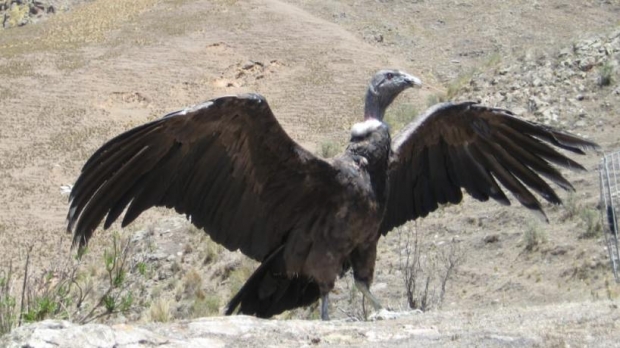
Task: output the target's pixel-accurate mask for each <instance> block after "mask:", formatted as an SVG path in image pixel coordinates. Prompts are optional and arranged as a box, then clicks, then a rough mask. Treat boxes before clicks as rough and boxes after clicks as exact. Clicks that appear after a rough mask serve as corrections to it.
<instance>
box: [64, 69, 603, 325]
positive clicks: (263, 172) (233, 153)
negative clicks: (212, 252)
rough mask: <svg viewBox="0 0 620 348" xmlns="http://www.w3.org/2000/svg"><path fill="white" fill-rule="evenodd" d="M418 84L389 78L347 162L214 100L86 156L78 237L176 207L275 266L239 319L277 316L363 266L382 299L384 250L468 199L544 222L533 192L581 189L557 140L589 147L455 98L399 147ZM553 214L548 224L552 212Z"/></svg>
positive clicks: (264, 113)
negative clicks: (383, 240)
mask: <svg viewBox="0 0 620 348" xmlns="http://www.w3.org/2000/svg"><path fill="white" fill-rule="evenodd" d="M419 84H420V82H419V80H418V79H417V78H415V77H413V76H411V75H408V74H406V73H403V72H401V71H397V70H383V71H379V72H378V73H377V74H376V75H375V76H374V77H373V79H372V80H371V82H370V85H369V88H368V92H367V95H366V106H365V115H364V118H365V121H364V122H362V123H358V124H355V125H354V126H353V128H352V130H351V139H350V142H349V145H348V146H347V149H346V150H345V152H344V154H342V155H341V156H339V157H336V158H335V159H333V160H332V161H326V160H323V159H320V158H318V157H315V156H314V155H312V154H311V153H309V152H308V151H306V150H304V149H303V148H302V147H300V146H299V145H298V144H296V143H295V142H294V141H293V140H292V139H290V138H289V137H288V135H287V134H286V133H285V132H284V130H283V129H282V127H281V126H280V125H279V124H278V122H277V120H276V119H275V116H274V115H273V113H272V112H271V109H270V108H269V106H268V105H267V102H266V101H265V99H264V98H263V97H261V96H259V95H256V94H248V95H240V96H228V97H221V98H217V99H213V100H210V101H208V102H205V103H203V104H200V105H198V106H196V107H193V108H188V109H185V110H183V111H179V112H175V113H171V114H169V115H167V116H165V117H164V118H162V119H159V120H156V121H153V122H151V123H148V124H145V125H143V126H140V127H137V128H134V129H132V130H129V131H127V132H125V133H123V134H121V135H119V136H117V137H116V138H114V139H112V140H110V141H108V142H107V143H106V144H104V145H103V146H102V147H101V148H100V149H99V150H97V151H96V152H95V153H94V154H93V156H92V157H91V158H90V159H89V160H88V161H87V162H86V164H85V165H84V167H83V169H82V173H81V175H80V177H79V178H78V180H77V182H76V183H75V185H74V187H73V190H72V192H71V195H70V202H71V207H70V209H69V214H68V230H69V231H74V245H78V246H80V247H82V246H84V245H85V244H86V243H87V242H88V239H89V238H90V237H91V236H92V234H93V232H94V230H95V229H96V228H97V226H98V225H99V224H100V223H101V222H102V221H103V220H104V218H105V221H104V228H108V227H109V226H110V225H111V224H112V223H113V222H114V221H115V220H116V219H118V218H119V217H120V215H121V214H122V213H123V211H125V214H124V217H123V220H122V226H126V225H127V224H129V223H131V222H132V221H133V220H135V219H136V218H137V217H138V216H139V215H140V214H141V213H142V212H143V211H145V210H147V209H149V208H150V207H153V206H165V207H168V208H174V209H175V210H176V211H177V212H179V213H182V214H185V215H187V216H188V218H189V219H190V221H191V222H192V224H194V225H196V226H197V227H199V228H203V229H204V230H205V232H207V233H208V234H209V235H210V236H211V237H212V239H213V240H214V241H216V242H217V243H220V244H222V245H224V246H225V247H226V248H228V249H229V250H237V249H239V250H241V251H242V252H243V253H244V254H246V255H247V256H249V257H251V258H253V259H255V260H257V261H259V262H261V265H260V266H259V267H258V269H257V270H256V271H255V272H254V273H253V274H252V276H251V277H250V278H249V279H248V281H247V282H246V283H245V284H244V286H243V287H242V288H241V290H240V291H239V292H238V293H237V294H236V295H235V296H234V297H233V298H232V299H231V301H230V302H229V304H228V307H227V310H226V314H232V313H233V312H234V311H236V310H238V312H239V313H244V314H252V315H257V316H259V317H271V316H273V315H275V314H278V313H281V312H283V311H285V310H289V309H293V308H297V307H301V306H305V305H309V304H311V303H313V302H315V301H316V300H317V299H319V298H321V299H322V307H321V317H322V318H323V319H328V306H327V304H328V294H329V292H330V291H331V289H332V288H333V287H334V283H335V281H336V279H337V277H338V276H339V275H341V274H343V272H344V271H346V270H348V269H349V268H352V270H353V277H354V279H355V283H356V285H357V286H358V288H359V289H360V290H361V291H362V292H363V293H364V295H365V296H367V297H369V298H370V300H371V301H372V303H373V305H374V307H375V308H376V309H378V308H380V304H379V301H378V300H377V299H376V298H375V297H374V296H373V295H372V294H371V293H370V291H369V287H370V284H371V283H372V280H373V274H374V267H375V260H376V251H377V243H378V241H379V239H380V237H381V236H382V235H385V234H386V233H388V232H389V231H390V230H392V229H393V228H394V227H397V226H400V225H402V224H404V223H405V222H407V221H411V220H415V219H417V218H419V217H422V216H426V215H427V214H428V213H430V212H432V211H434V210H435V209H437V207H438V206H439V205H440V204H445V203H454V204H456V203H459V202H460V201H461V200H462V190H465V191H466V192H467V193H469V194H470V195H472V196H473V197H474V198H476V199H478V200H482V201H485V200H488V199H489V198H493V199H494V200H496V201H498V202H500V203H502V204H509V203H510V202H509V200H508V198H507V197H506V196H505V194H504V192H503V190H502V189H501V188H500V187H499V185H498V183H497V182H496V180H497V181H499V182H500V183H501V184H502V185H503V186H504V187H505V188H506V189H508V190H509V191H510V192H512V193H513V194H514V196H515V197H516V198H517V199H518V200H519V202H521V203H522V204H523V205H524V206H526V207H527V208H529V209H531V210H532V211H535V212H537V213H539V214H540V215H541V216H543V217H545V216H544V212H543V211H542V207H541V205H540V203H539V202H538V200H537V199H536V197H535V196H534V195H532V193H531V192H530V191H529V189H532V190H534V191H536V192H537V193H539V194H540V195H541V196H542V197H543V198H545V199H546V200H548V201H549V202H552V203H556V204H559V203H561V201H560V199H559V197H558V196H557V195H556V194H555V192H554V191H553V189H551V187H549V185H548V184H547V183H546V182H545V181H544V180H542V179H541V178H540V176H539V175H542V176H544V177H546V178H547V179H549V180H550V181H553V182H555V183H556V184H558V185H559V186H560V187H562V188H564V189H572V186H571V185H570V183H569V182H568V181H567V180H566V179H565V178H564V177H563V176H562V175H561V174H560V173H559V172H558V171H557V170H556V169H555V168H554V167H553V166H551V165H550V163H553V164H556V165H560V166H564V167H569V168H571V169H583V167H581V166H580V165H579V164H578V163H576V162H574V161H572V160H571V159H569V158H568V157H566V156H564V155H562V154H560V153H559V152H557V151H555V150H554V149H553V148H552V147H551V146H549V144H552V145H554V146H556V147H560V148H563V149H566V150H569V151H572V152H575V153H583V152H582V150H581V149H582V148H591V147H595V146H596V144H594V143H593V142H590V141H588V140H585V139H582V138H580V137H576V136H574V135H570V134H567V133H563V132H561V131H558V130H556V129H553V128H550V127H547V126H543V125H537V124H534V123H531V122H527V121H523V120H520V119H518V118H516V117H515V116H514V115H512V114H511V113H510V112H509V111H506V110H502V109H494V108H486V107H482V106H479V105H476V104H474V103H461V104H450V103H446V104H442V105H439V106H437V107H435V108H432V109H430V110H429V111H427V112H426V113H425V114H423V115H421V116H420V117H418V119H416V120H415V121H413V122H412V123H410V124H409V125H407V126H406V127H405V129H404V130H403V131H402V132H401V133H400V134H399V135H398V136H397V137H396V138H395V139H394V141H393V142H392V140H391V137H390V132H389V128H388V127H387V125H386V124H384V123H383V122H382V119H383V115H384V113H385V109H386V108H387V107H388V106H389V105H390V103H391V102H392V101H393V100H394V98H395V97H396V96H397V95H398V94H399V93H401V92H402V91H403V90H405V89H407V88H410V87H413V86H416V85H419ZM545 218H546V217H545Z"/></svg>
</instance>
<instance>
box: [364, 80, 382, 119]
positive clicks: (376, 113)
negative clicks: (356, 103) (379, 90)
mask: <svg viewBox="0 0 620 348" xmlns="http://www.w3.org/2000/svg"><path fill="white" fill-rule="evenodd" d="M382 101H383V100H382V98H381V96H380V95H378V94H376V93H374V92H373V91H372V89H370V88H368V91H366V101H365V104H364V119H366V120H367V119H369V118H375V119H377V120H381V121H382V120H383V116H385V109H386V106H383V103H382Z"/></svg>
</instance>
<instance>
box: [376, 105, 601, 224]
mask: <svg viewBox="0 0 620 348" xmlns="http://www.w3.org/2000/svg"><path fill="white" fill-rule="evenodd" d="M553 146H555V147H558V148H561V149H564V150H567V151H570V152H573V153H576V154H584V151H583V150H586V149H593V148H597V147H598V145H596V143H594V142H591V141H589V140H586V139H583V138H581V137H578V136H576V135H572V134H569V133H565V132H562V131H560V130H557V129H554V128H552V127H549V126H545V125H540V124H536V123H533V122H528V121H525V120H522V119H519V118H517V117H516V116H515V115H514V114H512V113H511V112H510V111H508V110H503V109H496V108H487V107H483V106H480V105H477V104H475V103H471V102H466V103H460V104H452V103H443V104H439V105H436V106H434V107H433V108H431V109H429V110H428V111H427V112H425V113H424V114H423V115H421V116H419V117H418V118H417V119H416V120H414V121H413V122H411V123H410V124H408V125H407V126H405V128H404V129H403V131H402V132H401V133H400V134H399V135H398V136H396V137H395V138H394V141H393V148H394V156H393V159H392V161H391V163H390V172H389V181H390V182H389V187H390V191H389V195H388V199H387V208H386V213H385V215H384V219H383V222H382V226H381V232H382V233H383V234H385V233H387V232H388V231H390V230H391V229H392V228H394V227H397V226H400V225H402V224H404V223H405V222H407V221H410V220H415V219H417V218H418V217H420V216H426V215H427V214H428V213H430V212H432V211H433V210H435V209H437V207H438V206H439V205H440V204H445V203H448V202H450V203H454V204H456V203H459V202H460V201H461V200H462V198H463V195H462V189H464V190H465V191H466V192H467V193H469V194H470V195H471V196H472V197H474V198H475V199H477V200H480V201H486V200H488V199H489V198H493V199H494V200H495V201H497V202H499V203H501V204H504V205H509V204H510V200H509V199H508V198H507V197H506V194H505V193H504V191H503V190H502V188H501V187H500V186H499V184H498V182H499V183H501V185H502V186H503V187H504V188H505V189H506V190H508V191H509V192H511V193H512V194H513V196H515V198H516V199H517V200H518V201H519V202H520V203H521V204H522V205H524V206H525V207H527V208H529V209H531V210H532V211H534V212H536V213H538V214H539V215H540V216H542V217H543V218H544V219H546V216H545V214H544V212H543V210H542V206H541V204H540V202H539V201H538V199H537V198H536V196H534V194H532V191H533V192H536V193H538V194H539V195H540V196H542V197H543V198H544V199H545V200H547V201H549V202H551V203H554V204H559V203H561V200H560V198H559V197H558V195H557V194H556V192H555V191H554V190H553V188H551V186H549V184H548V183H547V182H546V181H545V180H544V179H543V178H542V177H544V178H547V179H548V180H550V181H552V182H554V183H556V184H557V185H558V186H559V187H561V188H562V189H566V190H573V186H572V185H571V184H570V182H568V180H566V178H564V176H563V175H562V174H561V173H560V172H559V171H558V170H557V169H556V168H554V167H553V166H552V164H555V165H558V166H561V167H565V168H569V169H572V170H585V168H584V167H583V166H581V165H580V164H579V163H577V162H576V161H574V160H572V159H570V158H568V157H567V156H565V155H564V154H562V153H560V152H558V151H557V150H555V149H554V148H553Z"/></svg>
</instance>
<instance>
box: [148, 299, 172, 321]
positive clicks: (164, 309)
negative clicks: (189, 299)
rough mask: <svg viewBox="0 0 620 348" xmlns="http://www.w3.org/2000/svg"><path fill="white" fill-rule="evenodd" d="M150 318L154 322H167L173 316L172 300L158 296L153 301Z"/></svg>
mask: <svg viewBox="0 0 620 348" xmlns="http://www.w3.org/2000/svg"><path fill="white" fill-rule="evenodd" d="M149 318H150V320H152V321H154V322H159V323H167V322H169V321H170V319H171V318H172V313H171V312H170V300H168V299H165V298H162V297H158V298H157V299H155V301H153V302H152V303H151V307H150V308H149Z"/></svg>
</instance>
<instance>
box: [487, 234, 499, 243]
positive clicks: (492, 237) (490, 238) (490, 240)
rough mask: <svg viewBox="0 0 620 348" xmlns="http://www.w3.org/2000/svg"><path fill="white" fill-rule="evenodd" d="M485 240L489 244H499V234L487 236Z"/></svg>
mask: <svg viewBox="0 0 620 348" xmlns="http://www.w3.org/2000/svg"><path fill="white" fill-rule="evenodd" d="M483 240H484V242H485V243H487V244H491V243H497V242H499V235H497V234H490V235H488V236H485V237H484V239H483Z"/></svg>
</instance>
